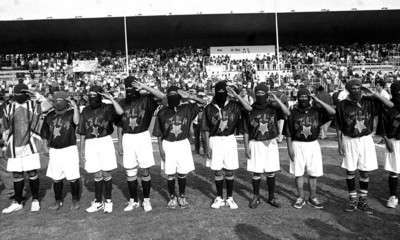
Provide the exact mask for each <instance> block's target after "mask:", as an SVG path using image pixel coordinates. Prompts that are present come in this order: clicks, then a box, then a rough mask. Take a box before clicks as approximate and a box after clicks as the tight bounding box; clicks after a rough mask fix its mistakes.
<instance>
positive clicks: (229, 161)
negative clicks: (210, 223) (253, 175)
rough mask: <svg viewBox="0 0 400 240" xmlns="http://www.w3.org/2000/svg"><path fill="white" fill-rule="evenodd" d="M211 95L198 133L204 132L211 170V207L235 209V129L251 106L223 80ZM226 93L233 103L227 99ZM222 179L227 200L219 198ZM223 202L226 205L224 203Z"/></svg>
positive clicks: (236, 154)
mask: <svg viewBox="0 0 400 240" xmlns="http://www.w3.org/2000/svg"><path fill="white" fill-rule="evenodd" d="M214 90H215V96H214V99H213V101H212V102H211V103H210V104H208V105H207V106H206V107H205V109H204V113H203V119H202V131H204V132H205V134H204V135H205V143H206V144H205V145H206V152H207V157H208V159H211V162H210V168H211V170H213V171H214V175H215V185H216V188H217V197H216V198H215V199H214V202H213V203H212V205H211V207H212V208H214V209H217V208H220V207H222V206H225V205H226V204H227V205H228V206H229V207H230V208H231V209H237V208H238V205H237V204H236V202H235V201H234V200H233V197H232V193H233V181H234V180H233V179H234V174H233V171H234V170H236V169H238V168H239V160H238V151H237V143H236V138H235V135H234V133H235V131H236V129H238V128H240V127H241V126H240V125H242V115H243V112H244V110H247V111H251V109H252V108H251V106H250V105H249V104H248V103H247V102H246V101H245V100H244V99H242V98H241V97H240V96H239V95H238V94H237V93H236V92H235V91H233V90H232V88H229V87H227V85H226V82H225V81H220V82H217V83H216V84H215V89H214ZM228 92H229V94H230V95H231V96H232V97H233V98H234V99H237V101H235V100H227V97H228ZM224 178H225V182H226V191H227V199H226V201H225V200H224V199H223V184H224ZM225 203H226V204H225Z"/></svg>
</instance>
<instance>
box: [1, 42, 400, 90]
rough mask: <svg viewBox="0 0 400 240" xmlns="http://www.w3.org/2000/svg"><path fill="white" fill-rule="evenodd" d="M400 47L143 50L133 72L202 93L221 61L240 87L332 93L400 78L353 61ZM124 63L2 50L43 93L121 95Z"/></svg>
mask: <svg viewBox="0 0 400 240" xmlns="http://www.w3.org/2000/svg"><path fill="white" fill-rule="evenodd" d="M399 50H400V44H353V45H347V46H343V45H340V46H339V45H313V46H309V45H295V46H283V47H281V49H280V56H281V57H280V63H279V65H278V60H277V58H276V57H275V56H274V55H272V56H259V57H257V58H256V59H255V60H246V59H243V60H233V59H230V58H229V57H228V56H222V57H210V53H209V50H208V49H195V48H190V47H183V48H174V49H167V50H166V49H140V50H132V51H130V52H129V74H130V75H133V76H135V77H136V78H137V79H140V81H143V82H145V83H147V84H149V85H151V86H156V87H158V88H161V89H165V88H166V87H168V86H169V85H180V86H181V87H183V88H185V89H197V90H202V91H203V90H207V89H210V88H211V86H212V83H213V82H215V81H217V80H220V79H218V78H217V77H215V76H211V75H210V74H208V73H207V71H206V66H208V65H218V66H223V67H224V69H225V70H226V71H233V72H237V74H236V75H235V76H234V78H233V79H231V81H232V82H233V83H234V84H235V85H236V86H238V88H239V90H240V89H242V88H251V87H253V86H254V84H255V83H257V82H259V81H266V82H267V83H269V84H270V85H271V87H272V88H273V87H276V83H277V82H278V78H280V79H279V82H281V83H282V85H281V86H279V87H280V89H282V90H286V91H287V92H288V94H289V95H293V92H295V89H296V88H297V86H298V85H299V84H306V85H313V84H314V83H318V84H319V85H323V86H325V87H326V88H327V90H329V91H332V90H334V89H335V88H338V87H339V88H340V86H341V84H342V82H344V81H345V80H346V79H348V78H349V77H352V76H356V77H359V78H361V79H362V80H363V82H364V83H374V82H375V81H376V80H379V79H383V80H385V81H392V80H395V79H398V80H400V73H399V71H397V70H396V68H394V69H393V71H379V70H378V71H370V70H368V69H367V70H364V69H361V70H360V71H358V72H357V73H356V72H355V71H353V66H354V65H369V64H382V65H385V64H391V65H395V64H396V62H395V60H396V59H398V57H399V55H400V51H399ZM74 60H97V62H98V70H97V71H96V72H91V73H74V72H73V71H72V69H73V67H72V63H73V61H74ZM125 62H126V59H125V54H124V52H123V51H76V52H55V53H27V54H0V71H1V70H27V71H30V72H31V74H26V75H25V76H23V78H24V79H25V81H26V82H27V83H28V85H30V87H31V88H33V89H37V90H39V91H42V92H51V89H52V86H54V85H57V86H61V88H64V89H65V90H67V91H70V92H74V93H83V92H85V90H86V89H88V87H89V86H90V85H92V84H100V85H102V86H104V88H105V89H106V90H107V91H108V92H111V93H113V94H115V95H120V94H121V93H122V92H123V84H122V82H123V81H122V80H123V79H124V78H125V77H126V73H125V68H126V64H125ZM277 69H280V70H285V71H290V74H286V75H278V72H277V71H276V70H277ZM257 71H271V74H268V75H267V77H265V79H260V78H259V76H258V75H257V74H256V72H257ZM34 72H35V73H36V74H34ZM37 72H39V74H37ZM11 87H12V86H10V85H9V84H8V83H6V82H5V81H4V82H3V83H0V88H1V89H2V91H3V92H7V91H9V89H10V88H11ZM290 93H291V94H290Z"/></svg>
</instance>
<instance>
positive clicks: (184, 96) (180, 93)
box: [178, 89, 190, 98]
mask: <svg viewBox="0 0 400 240" xmlns="http://www.w3.org/2000/svg"><path fill="white" fill-rule="evenodd" d="M178 94H179V95H181V97H182V98H189V96H190V94H189V93H188V92H185V91H183V90H181V89H179V90H178Z"/></svg>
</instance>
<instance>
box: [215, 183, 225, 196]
mask: <svg viewBox="0 0 400 240" xmlns="http://www.w3.org/2000/svg"><path fill="white" fill-rule="evenodd" d="M215 187H216V188H217V196H218V197H220V198H222V192H223V188H224V180H215Z"/></svg>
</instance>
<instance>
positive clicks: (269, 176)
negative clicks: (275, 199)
mask: <svg viewBox="0 0 400 240" xmlns="http://www.w3.org/2000/svg"><path fill="white" fill-rule="evenodd" d="M274 177H275V173H274V172H269V173H267V178H274Z"/></svg>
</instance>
